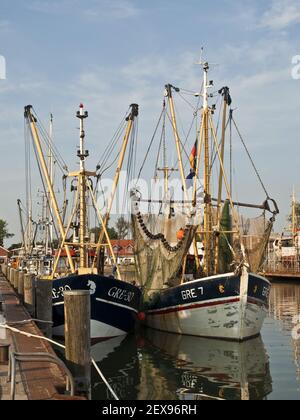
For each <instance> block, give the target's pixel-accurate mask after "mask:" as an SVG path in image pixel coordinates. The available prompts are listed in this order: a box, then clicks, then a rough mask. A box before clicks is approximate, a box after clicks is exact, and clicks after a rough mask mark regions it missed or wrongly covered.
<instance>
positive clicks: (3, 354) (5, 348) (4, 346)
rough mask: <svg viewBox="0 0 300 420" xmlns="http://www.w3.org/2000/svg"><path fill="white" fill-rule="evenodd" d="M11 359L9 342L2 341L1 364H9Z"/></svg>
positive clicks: (0, 345)
mask: <svg viewBox="0 0 300 420" xmlns="http://www.w3.org/2000/svg"><path fill="white" fill-rule="evenodd" d="M8 359H9V344H1V343H0V365H7V364H8Z"/></svg>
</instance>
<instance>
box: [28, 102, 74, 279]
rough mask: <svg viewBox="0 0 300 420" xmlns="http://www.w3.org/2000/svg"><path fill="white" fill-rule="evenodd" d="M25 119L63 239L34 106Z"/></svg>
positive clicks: (72, 268) (68, 253) (30, 108)
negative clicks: (33, 110)
mask: <svg viewBox="0 0 300 420" xmlns="http://www.w3.org/2000/svg"><path fill="white" fill-rule="evenodd" d="M25 118H27V120H28V122H29V124H30V130H31V134H32V138H33V141H34V144H35V147H36V150H37V153H38V157H39V160H40V163H41V169H42V171H43V175H44V177H45V180H46V183H47V187H48V189H49V192H50V196H51V200H52V203H53V210H54V213H55V216H56V218H57V222H58V228H59V232H60V235H61V237H62V238H63V237H64V235H65V229H64V225H63V222H62V219H61V215H60V211H59V206H58V202H57V199H56V196H55V193H54V190H53V185H52V184H51V179H50V175H49V171H48V168H47V163H46V159H45V156H44V153H43V149H42V145H41V141H40V138H39V135H38V131H37V127H36V119H35V117H34V116H33V114H32V106H31V105H28V106H26V107H25ZM64 246H65V250H66V254H67V257H68V262H69V265H70V269H71V272H72V273H75V267H74V263H73V260H72V256H71V253H70V249H69V247H68V245H67V244H65V245H64Z"/></svg>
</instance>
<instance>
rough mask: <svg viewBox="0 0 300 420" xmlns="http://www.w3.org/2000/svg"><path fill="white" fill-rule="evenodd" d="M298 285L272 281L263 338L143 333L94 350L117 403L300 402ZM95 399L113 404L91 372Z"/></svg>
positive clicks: (104, 388) (97, 346) (102, 385)
mask: <svg viewBox="0 0 300 420" xmlns="http://www.w3.org/2000/svg"><path fill="white" fill-rule="evenodd" d="M299 324H300V285H299V284H295V283H294V284H293V283H289V284H287V283H282V284H281V283H276V284H273V287H272V293H271V304H270V311H269V315H268V317H267V319H266V321H265V324H264V327H263V330H262V335H261V337H259V338H255V339H253V340H250V341H247V342H245V343H230V342H225V341H220V340H208V339H203V338H197V337H187V336H179V335H174V334H166V333H162V332H158V331H153V330H149V329H147V330H145V331H142V332H139V333H137V334H135V335H131V336H127V337H121V338H115V339H112V340H109V341H106V342H102V343H99V344H97V345H95V346H93V348H92V352H93V356H94V358H95V359H96V360H97V363H98V365H99V366H100V368H101V370H102V371H103V373H104V375H105V376H106V378H107V379H108V381H109V383H110V384H111V386H112V388H113V389H114V391H115V392H116V394H117V395H118V397H119V398H120V399H121V400H201V399H220V400H224V399H225V400H248V399H250V400H264V399H265V400H278V399H283V400H300V325H299ZM92 395H93V399H94V400H107V399H112V397H111V396H110V395H109V391H108V390H107V388H106V387H105V385H104V384H103V383H102V381H101V380H100V379H99V377H98V376H96V374H95V375H94V377H93V390H92Z"/></svg>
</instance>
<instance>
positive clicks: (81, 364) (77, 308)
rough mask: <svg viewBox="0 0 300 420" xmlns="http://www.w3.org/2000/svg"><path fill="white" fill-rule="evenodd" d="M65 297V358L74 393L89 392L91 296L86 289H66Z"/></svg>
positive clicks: (86, 393) (87, 393)
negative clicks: (72, 380) (71, 377)
mask: <svg viewBox="0 0 300 420" xmlns="http://www.w3.org/2000/svg"><path fill="white" fill-rule="evenodd" d="M64 298H65V344H66V360H67V363H68V366H69V369H70V370H71V372H72V375H73V376H74V379H75V383H76V393H77V394H80V395H82V394H83V395H86V396H88V397H89V396H90V393H91V296H90V292H89V291H86V290H80V291H68V292H65V294H64Z"/></svg>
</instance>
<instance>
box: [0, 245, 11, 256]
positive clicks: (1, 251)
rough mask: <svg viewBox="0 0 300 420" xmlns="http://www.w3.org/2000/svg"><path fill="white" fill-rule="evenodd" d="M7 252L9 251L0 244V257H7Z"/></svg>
mask: <svg viewBox="0 0 300 420" xmlns="http://www.w3.org/2000/svg"><path fill="white" fill-rule="evenodd" d="M8 253H9V251H8V250H7V249H5V248H3V246H0V257H8Z"/></svg>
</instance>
